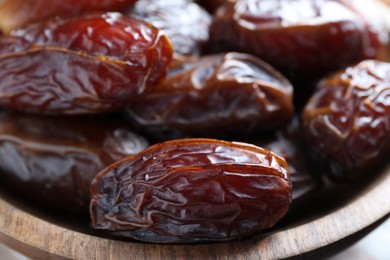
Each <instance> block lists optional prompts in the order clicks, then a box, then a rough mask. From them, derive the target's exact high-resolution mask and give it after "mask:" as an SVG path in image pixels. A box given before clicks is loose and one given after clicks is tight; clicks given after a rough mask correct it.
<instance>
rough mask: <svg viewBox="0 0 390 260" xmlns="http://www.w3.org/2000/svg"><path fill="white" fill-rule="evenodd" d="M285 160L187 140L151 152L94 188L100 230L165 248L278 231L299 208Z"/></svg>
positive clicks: (110, 170)
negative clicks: (287, 215) (275, 228)
mask: <svg viewBox="0 0 390 260" xmlns="http://www.w3.org/2000/svg"><path fill="white" fill-rule="evenodd" d="M288 175H289V173H288V169H287V164H286V162H285V160H284V159H282V158H281V157H279V156H276V155H275V154H273V153H272V152H270V151H268V150H265V149H262V148H259V147H256V146H253V145H248V144H244V143H234V142H225V141H220V140H213V139H181V140H176V141H167V142H164V143H160V144H156V145H154V146H151V147H149V148H148V149H146V150H144V151H143V152H141V153H139V154H138V155H136V156H133V157H129V158H126V159H124V160H122V161H120V162H117V163H115V164H113V165H111V166H109V167H107V168H106V169H105V170H103V171H102V172H100V173H99V174H98V175H97V176H96V177H95V179H94V180H93V182H92V189H91V192H92V195H91V196H92V200H91V207H90V212H91V217H92V226H93V228H94V229H96V230H100V231H104V232H106V233H109V234H111V235H114V236H119V237H122V238H128V239H135V240H140V241H145V242H159V243H193V242H206V241H225V240H231V239H236V238H241V237H245V236H248V235H253V234H256V233H258V232H261V231H263V230H264V229H266V228H269V227H272V226H273V225H275V223H277V222H278V220H280V218H281V217H282V216H283V215H284V214H285V213H286V211H287V209H288V207H289V205H290V202H291V182H290V180H289V177H288Z"/></svg>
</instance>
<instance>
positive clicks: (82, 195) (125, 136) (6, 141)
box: [0, 112, 148, 213]
mask: <svg viewBox="0 0 390 260" xmlns="http://www.w3.org/2000/svg"><path fill="white" fill-rule="evenodd" d="M147 146H148V143H147V141H146V140H145V139H144V138H142V137H140V136H139V135H137V134H135V133H134V132H132V130H131V129H129V127H128V126H126V124H125V123H124V122H123V120H122V121H121V120H120V119H119V118H117V117H116V116H113V115H109V116H108V115H107V116H100V117H95V116H88V117H85V116H84V117H39V116H31V115H22V114H16V113H6V112H1V114H0V173H1V174H0V181H1V183H2V185H5V186H6V187H7V188H9V189H11V191H13V192H16V193H17V194H18V195H20V196H22V197H23V198H24V200H29V201H32V202H34V203H35V204H39V205H40V206H42V205H43V206H45V207H46V208H51V209H55V210H57V211H68V212H79V213H87V212H88V205H89V202H90V183H91V180H92V178H93V177H94V176H95V175H96V174H97V173H98V172H99V171H101V170H102V169H103V168H105V167H106V166H107V165H110V164H112V163H114V162H115V161H118V160H120V159H122V158H124V157H127V156H129V155H132V154H135V153H138V152H140V151H141V150H143V149H145V148H146V147H147Z"/></svg>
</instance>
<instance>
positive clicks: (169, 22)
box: [126, 0, 211, 56]
mask: <svg viewBox="0 0 390 260" xmlns="http://www.w3.org/2000/svg"><path fill="white" fill-rule="evenodd" d="M126 15H128V16H131V17H136V18H139V19H142V20H145V21H146V22H149V23H151V24H153V25H154V26H156V27H157V28H159V29H161V30H163V31H164V32H165V33H166V35H167V36H168V38H169V39H170V40H171V42H172V45H173V47H174V50H175V53H176V54H179V55H185V56H187V55H195V56H199V55H200V54H202V53H203V51H204V50H203V49H204V47H205V45H206V43H207V41H208V39H209V27H210V24H211V16H210V14H209V13H207V11H206V10H204V9H203V8H202V7H200V6H199V5H197V4H196V3H193V2H192V1H189V0H171V1H167V0H138V1H137V2H136V3H135V5H134V7H133V8H132V9H131V10H130V11H128V12H126ZM179 55H177V56H179Z"/></svg>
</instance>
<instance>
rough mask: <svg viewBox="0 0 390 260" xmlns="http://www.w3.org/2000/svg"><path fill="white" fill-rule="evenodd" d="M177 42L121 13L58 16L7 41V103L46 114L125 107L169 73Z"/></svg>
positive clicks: (0, 82) (3, 44)
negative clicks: (75, 16)
mask: <svg viewBox="0 0 390 260" xmlns="http://www.w3.org/2000/svg"><path fill="white" fill-rule="evenodd" d="M172 53H173V50H172V45H171V43H170V41H169V40H168V38H167V37H166V36H165V34H163V33H162V32H161V31H160V30H158V29H156V28H155V27H153V26H151V25H149V24H147V23H144V22H141V21H139V20H136V19H133V18H129V17H125V16H123V15H121V14H119V13H107V14H103V15H88V16H82V17H77V18H72V19H59V18H56V19H53V20H49V21H46V22H42V23H37V24H32V25H29V26H27V27H24V28H21V29H17V30H13V31H12V32H11V33H10V34H9V35H4V36H3V37H1V38H0V92H1V94H0V106H3V107H6V108H9V109H15V110H19V111H23V112H30V113H40V114H86V113H98V112H107V111H112V110H118V109H121V108H123V107H124V106H125V105H126V104H127V103H128V102H129V101H131V100H132V99H134V98H136V97H137V96H138V95H139V94H142V93H143V92H145V91H147V90H148V89H149V88H151V87H153V85H154V84H155V83H156V82H157V81H158V80H160V79H161V78H162V77H163V76H165V73H166V70H167V67H168V65H169V63H170V61H171V58H172Z"/></svg>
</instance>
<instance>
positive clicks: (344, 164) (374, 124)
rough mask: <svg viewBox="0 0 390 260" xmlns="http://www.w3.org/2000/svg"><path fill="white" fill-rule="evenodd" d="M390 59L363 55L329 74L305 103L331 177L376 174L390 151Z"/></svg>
mask: <svg viewBox="0 0 390 260" xmlns="http://www.w3.org/2000/svg"><path fill="white" fill-rule="evenodd" d="M389 81H390V63H385V62H379V61H374V60H367V61H363V62H361V63H359V64H356V65H354V66H351V67H348V68H346V69H344V70H341V71H339V72H337V73H335V74H333V75H331V76H328V77H327V78H325V79H324V80H323V81H322V82H321V83H320V84H319V86H318V89H317V90H316V92H315V93H314V95H313V97H312V98H311V99H310V101H309V103H308V104H307V105H306V107H305V109H304V112H303V124H304V127H305V130H306V136H307V139H308V141H309V142H310V143H311V144H312V146H313V147H315V148H316V150H318V151H319V152H320V153H321V155H322V156H323V157H324V158H325V159H326V160H327V161H328V162H329V165H330V167H331V174H332V177H334V178H337V179H344V180H352V179H358V178H360V177H362V176H363V175H364V174H371V172H372V167H374V165H376V164H377V163H378V162H380V160H381V159H383V160H387V158H388V151H390V86H389V84H388V82H389Z"/></svg>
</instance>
